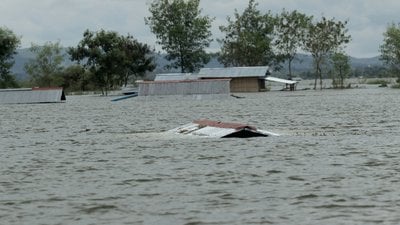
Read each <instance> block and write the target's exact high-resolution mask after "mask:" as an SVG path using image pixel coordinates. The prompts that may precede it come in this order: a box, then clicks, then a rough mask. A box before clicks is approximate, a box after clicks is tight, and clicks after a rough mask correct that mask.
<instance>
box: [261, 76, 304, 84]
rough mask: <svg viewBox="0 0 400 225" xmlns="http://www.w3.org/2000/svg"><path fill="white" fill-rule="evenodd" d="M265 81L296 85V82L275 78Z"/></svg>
mask: <svg viewBox="0 0 400 225" xmlns="http://www.w3.org/2000/svg"><path fill="white" fill-rule="evenodd" d="M265 80H267V81H272V82H278V83H284V84H296V83H298V81H295V80H286V79H282V78H277V77H266V78H265Z"/></svg>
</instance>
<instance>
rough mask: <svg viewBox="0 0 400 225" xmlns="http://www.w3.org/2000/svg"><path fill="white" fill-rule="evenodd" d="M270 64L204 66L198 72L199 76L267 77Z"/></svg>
mask: <svg viewBox="0 0 400 225" xmlns="http://www.w3.org/2000/svg"><path fill="white" fill-rule="evenodd" d="M268 69H269V67H268V66H252V67H227V68H202V69H200V72H199V74H198V77H199V78H224V77H229V78H238V77H265V76H266V75H267V73H268Z"/></svg>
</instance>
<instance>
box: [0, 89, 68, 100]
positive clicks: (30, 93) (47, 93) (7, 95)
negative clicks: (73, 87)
mask: <svg viewBox="0 0 400 225" xmlns="http://www.w3.org/2000/svg"><path fill="white" fill-rule="evenodd" d="M64 100H65V94H64V91H63V89H62V88H18V89H0V104H24V103H55V102H62V101H64Z"/></svg>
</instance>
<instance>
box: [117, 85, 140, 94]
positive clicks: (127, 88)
mask: <svg viewBox="0 0 400 225" xmlns="http://www.w3.org/2000/svg"><path fill="white" fill-rule="evenodd" d="M121 92H122V94H124V95H133V94H137V93H138V88H137V87H135V86H131V85H127V86H124V87H122V88H121Z"/></svg>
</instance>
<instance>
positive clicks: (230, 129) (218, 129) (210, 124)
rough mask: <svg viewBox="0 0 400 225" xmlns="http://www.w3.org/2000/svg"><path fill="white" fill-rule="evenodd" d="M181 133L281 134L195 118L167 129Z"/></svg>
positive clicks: (204, 135)
mask: <svg viewBox="0 0 400 225" xmlns="http://www.w3.org/2000/svg"><path fill="white" fill-rule="evenodd" d="M167 132H169V133H175V134H180V135H190V136H198V137H214V138H230V137H236V138H249V137H267V136H279V135H278V134H275V133H272V132H269V131H265V130H258V129H257V128H255V127H253V126H249V125H247V124H241V123H225V122H220V121H213V120H195V121H193V122H192V123H189V124H186V125H183V126H181V127H177V128H175V129H172V130H169V131H167Z"/></svg>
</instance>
